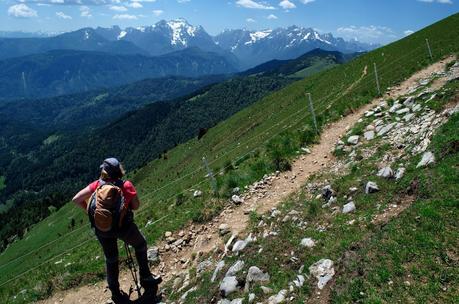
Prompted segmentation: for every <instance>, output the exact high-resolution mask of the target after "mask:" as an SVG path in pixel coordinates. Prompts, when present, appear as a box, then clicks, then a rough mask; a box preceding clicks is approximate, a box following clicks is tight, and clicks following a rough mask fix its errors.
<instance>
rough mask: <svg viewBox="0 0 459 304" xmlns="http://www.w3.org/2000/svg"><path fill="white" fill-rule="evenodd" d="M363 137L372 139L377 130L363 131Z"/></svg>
mask: <svg viewBox="0 0 459 304" xmlns="http://www.w3.org/2000/svg"><path fill="white" fill-rule="evenodd" d="M363 137H364V138H365V139H366V140H372V139H373V138H375V131H373V130H371V131H367V132H365V133H363Z"/></svg>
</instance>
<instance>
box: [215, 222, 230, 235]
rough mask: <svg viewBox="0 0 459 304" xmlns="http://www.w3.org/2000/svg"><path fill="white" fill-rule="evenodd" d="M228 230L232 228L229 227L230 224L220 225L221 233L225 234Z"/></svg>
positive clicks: (219, 230) (219, 231)
mask: <svg viewBox="0 0 459 304" xmlns="http://www.w3.org/2000/svg"><path fill="white" fill-rule="evenodd" d="M228 232H230V229H229V226H228V225H227V224H221V225H220V226H219V227H218V233H220V235H225V234H227V233H228Z"/></svg>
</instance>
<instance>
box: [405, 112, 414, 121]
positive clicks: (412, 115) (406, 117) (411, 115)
mask: <svg viewBox="0 0 459 304" xmlns="http://www.w3.org/2000/svg"><path fill="white" fill-rule="evenodd" d="M413 117H414V114H413V113H409V114H406V115H405V116H403V120H404V121H406V122H408V121H410V120H411V119H412V118H413Z"/></svg>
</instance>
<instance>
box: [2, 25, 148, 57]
mask: <svg viewBox="0 0 459 304" xmlns="http://www.w3.org/2000/svg"><path fill="white" fill-rule="evenodd" d="M51 50H80V51H97V52H107V53H111V54H143V55H147V54H148V53H147V52H146V51H145V50H142V49H141V48H139V47H138V46H136V45H135V44H133V43H131V42H129V41H109V40H107V39H105V38H103V37H102V36H100V35H98V34H97V33H96V31H95V30H94V29H92V28H83V29H80V30H77V31H74V32H69V33H64V34H61V35H57V36H54V37H47V38H0V60H2V59H6V58H13V57H21V56H26V55H31V54H39V53H44V52H47V51H51Z"/></svg>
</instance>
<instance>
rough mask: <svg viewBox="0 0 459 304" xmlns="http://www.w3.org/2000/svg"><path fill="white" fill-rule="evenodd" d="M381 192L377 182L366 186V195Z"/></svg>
mask: <svg viewBox="0 0 459 304" xmlns="http://www.w3.org/2000/svg"><path fill="white" fill-rule="evenodd" d="M378 191H379V188H378V185H377V184H376V183H375V182H368V183H367V184H366V186H365V193H366V194H369V193H375V192H378Z"/></svg>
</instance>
